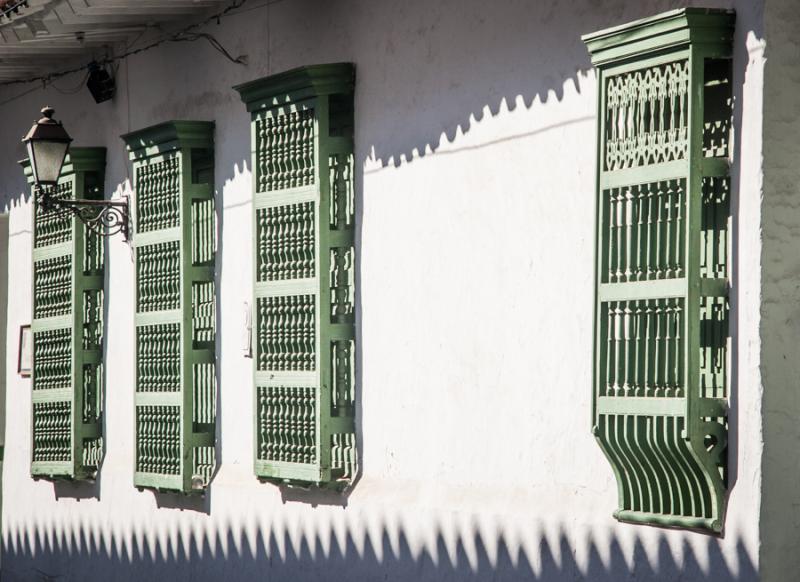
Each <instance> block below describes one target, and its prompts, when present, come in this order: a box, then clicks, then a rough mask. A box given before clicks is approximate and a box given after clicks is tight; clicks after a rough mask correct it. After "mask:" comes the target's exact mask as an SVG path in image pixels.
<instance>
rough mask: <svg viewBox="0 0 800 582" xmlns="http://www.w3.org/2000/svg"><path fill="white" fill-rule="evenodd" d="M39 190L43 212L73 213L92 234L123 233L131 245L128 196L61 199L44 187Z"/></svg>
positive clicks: (107, 235)
mask: <svg viewBox="0 0 800 582" xmlns="http://www.w3.org/2000/svg"><path fill="white" fill-rule="evenodd" d="M38 190H39V193H38V194H39V205H40V207H41V208H42V210H44V211H46V212H47V211H50V212H59V211H68V212H71V213H72V214H73V215H75V217H77V218H78V220H80V221H81V222H83V224H84V225H85V226H86V228H88V229H89V230H90V231H91V232H93V233H95V234H98V235H100V236H105V237H109V236H113V235H115V234H118V233H121V234H122V238H123V239H124V240H125V242H127V243H130V233H131V213H130V198H129V197H128V196H127V195H124V196H122V199H121V200H86V199H83V198H70V199H63V198H62V199H59V198H54V197H53V196H52V195H50V193H49V192H48V191H47V190H46V189H45V187H44V186H39V187H38Z"/></svg>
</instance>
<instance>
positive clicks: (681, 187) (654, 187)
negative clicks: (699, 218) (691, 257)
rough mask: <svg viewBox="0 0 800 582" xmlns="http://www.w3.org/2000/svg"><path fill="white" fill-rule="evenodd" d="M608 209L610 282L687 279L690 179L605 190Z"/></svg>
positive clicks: (605, 211)
mask: <svg viewBox="0 0 800 582" xmlns="http://www.w3.org/2000/svg"><path fill="white" fill-rule="evenodd" d="M603 204H604V209H603V216H605V217H606V220H605V223H604V225H603V229H604V233H603V235H604V238H605V240H606V241H608V243H607V245H606V248H605V249H604V250H605V257H604V259H605V264H606V272H605V273H604V281H605V282H609V283H620V282H629V281H649V280H656V279H671V278H679V277H682V276H683V275H684V274H685V272H686V265H685V260H686V259H685V254H686V238H685V236H686V235H685V230H686V225H685V217H686V182H685V180H667V181H663V182H653V183H648V184H642V185H633V186H628V187H624V188H611V189H608V190H605V191H603Z"/></svg>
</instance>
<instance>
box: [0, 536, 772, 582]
mask: <svg viewBox="0 0 800 582" xmlns="http://www.w3.org/2000/svg"><path fill="white" fill-rule="evenodd" d="M327 535H330V534H329V533H328V534H327ZM393 537H396V539H390V534H389V533H388V532H387V531H386V530H383V531H382V532H380V535H379V537H376V538H375V539H374V540H373V539H372V538H368V539H367V540H366V541H365V542H364V543H358V540H357V538H358V534H355V537H354V536H353V534H352V533H351V532H349V531H348V532H346V533H345V534H344V536H341V538H342V539H341V541H340V539H338V538H336V539H334V540H332V543H331V544H330V545H329V547H327V548H326V549H325V550H323V549H321V548H320V545H321V539H320V537H319V536H318V537H316V538H312V539H305V538H303V539H302V540H300V542H299V543H294V540H293V539H292V536H291V535H290V534H289V533H288V532H286V531H284V532H280V531H274V530H271V529H270V528H269V527H267V528H265V529H262V530H259V532H258V533H257V535H256V536H255V537H254V539H249V540H246V541H241V540H237V535H236V534H234V533H233V532H231V531H228V532H225V531H218V532H216V534H215V536H214V537H212V538H210V539H208V538H203V539H200V540H198V539H196V538H194V537H193V538H192V539H191V541H189V542H188V543H186V542H185V541H181V542H179V543H178V544H177V545H170V546H169V547H167V548H164V547H162V546H160V545H157V546H155V547H152V546H150V545H148V544H146V543H142V544H140V543H135V544H133V546H132V547H130V548H125V547H122V546H121V545H119V544H118V543H116V542H117V540H114V541H112V542H111V543H110V544H109V543H107V542H106V541H105V540H104V539H100V540H97V539H95V538H93V537H92V535H91V534H90V533H89V532H87V531H85V530H78V531H71V532H65V533H64V534H63V535H62V536H60V537H59V538H58V539H57V540H56V541H55V543H49V542H47V541H45V542H44V543H40V542H39V539H38V538H36V539H34V540H33V541H32V542H31V541H30V540H28V539H25V538H20V539H11V540H10V541H9V543H8V546H7V547H6V550H5V555H6V559H8V560H9V562H10V564H11V566H9V567H7V568H4V570H3V580H4V581H6V582H17V581H18V580H29V579H32V575H33V578H34V579H42V580H51V579H53V580H58V579H61V578H62V574H61V572H69V573H70V574H69V579H72V580H102V579H112V578H113V580H114V581H115V582H128V581H131V582H133V581H137V580H146V579H152V580H170V581H171V582H184V581H185V582H205V581H208V582H216V581H218V580H291V581H292V582H312V581H313V582H317V581H320V582H321V581H332V580H337V581H338V580H342V581H344V580H353V581H356V580H358V581H362V580H363V581H367V580H382V581H384V582H406V581H411V580H413V581H416V582H443V581H452V582H462V581H479V580H480V581H483V580H486V581H489V580H491V581H492V582H503V581H512V580H513V581H516V580H527V581H530V582H549V581H557V580H569V581H571V582H582V581H585V582H621V581H623V580H637V581H641V582H658V581H661V582H664V581H667V580H681V581H683V580H692V581H696V582H740V581H751V580H756V579H757V572H756V568H755V565H754V564H753V562H752V561H751V560H750V559H749V558H748V555H747V552H746V550H745V549H744V546H743V544H741V542H737V543H736V547H737V548H738V555H739V559H738V563H737V564H736V566H735V568H731V566H730V565H729V564H728V563H727V561H726V560H725V558H723V556H722V555H721V554H720V551H719V546H718V545H717V544H716V543H715V542H714V541H713V539H712V538H708V541H707V543H706V544H705V548H702V549H701V550H700V552H698V553H696V552H695V550H693V549H692V548H691V547H690V546H689V545H684V546H683V547H681V548H678V550H677V551H675V550H674V549H673V548H672V547H670V544H669V543H668V541H667V539H666V537H665V536H657V554H656V556H655V557H654V558H655V559H654V558H653V557H651V556H650V555H648V553H647V552H646V551H645V548H644V546H643V545H642V544H641V542H639V541H638V540H635V541H634V542H633V544H632V545H630V546H628V545H627V544H626V546H625V547H623V546H622V545H621V544H620V542H619V541H618V540H616V539H611V540H603V542H602V543H595V542H594V541H592V540H591V538H590V539H589V540H588V541H587V542H586V543H585V544H583V545H585V546H586V547H585V549H584V551H585V552H586V553H587V555H588V559H587V561H586V563H585V564H579V563H578V561H577V560H576V557H575V553H576V549H575V548H574V547H573V546H572V544H571V542H570V540H569V539H568V537H567V535H566V534H565V533H564V532H555V533H554V535H552V536H542V537H540V538H539V540H538V543H537V544H536V547H535V549H534V551H533V552H532V555H531V554H529V553H528V552H527V551H526V550H525V549H524V548H519V547H518V545H517V544H515V543H513V541H511V542H510V541H507V540H506V539H505V538H504V537H503V535H502V534H500V535H499V536H498V537H495V538H493V539H488V540H487V539H485V538H484V537H483V536H482V535H481V534H480V533H479V532H474V533H473V534H472V535H469V536H468V537H466V538H459V539H457V540H455V543H454V547H453V549H452V551H451V550H450V549H449V548H448V545H450V544H448V541H447V540H445V538H444V536H443V535H442V534H441V533H440V532H436V531H433V532H431V538H432V546H431V547H430V548H428V547H426V548H424V549H422V550H415V549H414V548H413V547H412V545H411V544H410V543H409V540H408V538H407V537H406V535H405V533H403V532H402V531H401V532H399V534H397V535H396V536H393ZM467 548H470V549H472V551H468V549H467ZM109 576H111V577H112V578H109Z"/></svg>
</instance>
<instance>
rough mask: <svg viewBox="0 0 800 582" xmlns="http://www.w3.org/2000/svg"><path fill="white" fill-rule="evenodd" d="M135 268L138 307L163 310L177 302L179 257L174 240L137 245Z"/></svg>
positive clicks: (176, 242) (179, 288) (176, 243)
mask: <svg viewBox="0 0 800 582" xmlns="http://www.w3.org/2000/svg"><path fill="white" fill-rule="evenodd" d="M137 254H138V256H137V260H136V272H137V279H138V281H137V289H138V297H139V300H138V305H137V308H138V310H139V311H143V312H146V311H167V310H172V309H177V308H178V307H179V304H180V290H181V279H180V272H181V271H180V260H181V249H180V243H179V242H178V241H169V242H164V243H159V244H154V245H150V246H146V247H140V248H139V249H138V250H137Z"/></svg>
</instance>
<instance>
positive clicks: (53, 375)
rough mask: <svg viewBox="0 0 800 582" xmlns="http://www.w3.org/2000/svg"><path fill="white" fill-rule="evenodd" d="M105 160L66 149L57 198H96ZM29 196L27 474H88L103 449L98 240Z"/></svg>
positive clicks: (90, 151) (100, 151)
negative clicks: (30, 286) (29, 409)
mask: <svg viewBox="0 0 800 582" xmlns="http://www.w3.org/2000/svg"><path fill="white" fill-rule="evenodd" d="M105 163H106V150H105V148H72V149H71V150H70V153H69V156H68V157H67V159H66V160H65V163H64V167H63V168H62V170H61V176H60V178H59V180H58V185H57V186H56V193H55V197H57V198H88V199H92V200H99V199H102V197H103V180H104V172H105ZM22 165H23V167H24V170H25V175H26V176H27V178H28V182H29V183H30V184H33V176H32V172H31V167H30V162H29V161H28V160H24V161H23V162H22ZM32 199H33V207H34V209H33V212H34V219H33V324H32V326H31V327H32V332H33V370H32V387H33V390H32V402H33V406H32V415H33V416H32V427H33V434H32V439H31V441H32V454H31V475H32V476H33V477H34V478H45V479H93V478H94V477H95V475H96V473H97V469H98V466H99V464H100V462H101V460H102V455H103V434H102V424H103V423H102V415H103V361H102V356H103V276H104V272H103V271H104V264H105V257H104V255H103V249H104V246H103V239H102V237H100V236H99V235H97V234H94V233H92V232H91V231H90V230H89V229H87V228H85V227H84V225H83V223H82V222H81V221H80V220H78V219H76V218H74V217H73V216H72V215H71V214H69V213H66V212H53V211H49V212H43V211H42V210H41V208H40V207H39V205H38V201H37V200H36V196H35V195H34V196H32Z"/></svg>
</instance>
